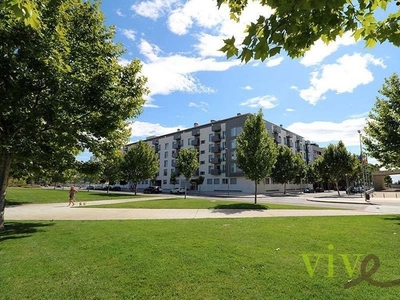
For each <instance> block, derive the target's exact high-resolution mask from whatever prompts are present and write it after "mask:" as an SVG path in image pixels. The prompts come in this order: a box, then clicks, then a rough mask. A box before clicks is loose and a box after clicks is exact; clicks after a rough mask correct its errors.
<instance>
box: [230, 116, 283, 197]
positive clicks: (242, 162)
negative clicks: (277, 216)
mask: <svg viewBox="0 0 400 300" xmlns="http://www.w3.org/2000/svg"><path fill="white" fill-rule="evenodd" d="M236 152H237V163H238V167H239V168H240V169H242V170H243V173H244V176H245V177H246V178H247V179H250V180H252V181H254V184H255V191H254V202H255V203H257V184H259V183H260V181H261V180H262V179H264V178H266V177H268V176H269V175H270V174H271V171H272V167H273V166H274V164H275V162H276V157H277V149H276V145H275V143H274V141H273V140H272V138H271V137H270V135H269V134H268V132H267V130H266V129H265V121H264V120H263V113H262V110H261V109H260V110H259V111H258V113H257V114H254V115H252V116H249V117H248V118H247V119H246V121H245V123H244V127H243V131H242V132H241V133H240V135H239V136H238V137H237V149H236Z"/></svg>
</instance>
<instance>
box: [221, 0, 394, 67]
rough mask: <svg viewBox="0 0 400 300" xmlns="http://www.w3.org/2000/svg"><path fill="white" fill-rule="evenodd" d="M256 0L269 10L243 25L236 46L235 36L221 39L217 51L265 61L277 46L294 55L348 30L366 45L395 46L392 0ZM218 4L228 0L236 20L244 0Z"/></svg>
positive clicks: (275, 51)
mask: <svg viewBox="0 0 400 300" xmlns="http://www.w3.org/2000/svg"><path fill="white" fill-rule="evenodd" d="M256 1H258V2H259V3H260V4H261V5H264V6H269V7H270V8H271V14H270V15H267V16H259V18H258V19H257V20H254V21H253V22H251V23H250V24H248V27H247V29H246V33H247V35H246V37H245V38H244V40H243V41H238V42H239V43H241V45H240V46H238V45H237V43H236V40H235V37H232V38H229V39H226V40H224V42H225V46H224V47H223V48H222V49H221V50H222V51H223V52H225V53H226V55H227V57H228V58H229V57H231V56H238V57H239V58H240V59H241V60H242V61H245V62H248V61H249V60H250V59H261V60H265V59H266V58H268V57H272V56H274V55H276V54H279V53H280V52H281V51H282V50H284V51H286V52H287V54H288V56H289V57H292V58H295V57H300V56H303V55H304V53H305V52H306V51H307V50H309V49H310V47H311V46H312V45H313V44H314V43H315V42H316V41H317V40H319V39H322V40H323V41H324V42H325V43H329V42H330V41H334V40H335V39H336V38H337V37H339V36H342V35H343V34H344V33H345V32H352V33H353V36H354V39H355V40H360V39H363V40H365V43H366V46H368V47H373V46H374V45H375V44H376V43H377V42H379V43H383V42H385V41H388V42H390V43H392V44H393V45H395V46H399V45H400V34H399V33H400V10H399V9H398V8H397V7H396V6H395V3H396V1H393V0H330V1H322V0H315V1H310V0H286V1H283V0H256ZM223 3H226V4H228V6H229V9H230V16H231V19H234V20H236V21H238V20H239V18H240V16H241V14H242V12H243V10H244V9H245V8H246V6H247V4H248V0H217V4H218V7H220V6H221V5H222V4H223ZM389 11H393V12H389ZM239 47H241V49H239Z"/></svg>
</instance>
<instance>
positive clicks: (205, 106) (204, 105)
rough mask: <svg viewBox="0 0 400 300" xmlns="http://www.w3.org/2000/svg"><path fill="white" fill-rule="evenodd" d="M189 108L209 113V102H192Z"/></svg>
mask: <svg viewBox="0 0 400 300" xmlns="http://www.w3.org/2000/svg"><path fill="white" fill-rule="evenodd" d="M189 107H195V108H198V109H200V110H202V111H204V112H207V111H208V110H207V109H208V107H209V104H208V103H207V102H203V101H200V103H195V102H190V103H189Z"/></svg>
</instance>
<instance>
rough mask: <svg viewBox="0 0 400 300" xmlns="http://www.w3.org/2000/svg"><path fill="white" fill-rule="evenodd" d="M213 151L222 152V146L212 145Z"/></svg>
mask: <svg viewBox="0 0 400 300" xmlns="http://www.w3.org/2000/svg"><path fill="white" fill-rule="evenodd" d="M212 152H213V153H219V152H221V147H212Z"/></svg>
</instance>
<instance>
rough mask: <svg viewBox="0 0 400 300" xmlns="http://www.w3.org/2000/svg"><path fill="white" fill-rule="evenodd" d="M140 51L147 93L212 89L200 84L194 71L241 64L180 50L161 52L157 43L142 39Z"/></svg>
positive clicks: (192, 91) (202, 91)
mask: <svg viewBox="0 0 400 300" xmlns="http://www.w3.org/2000/svg"><path fill="white" fill-rule="evenodd" d="M139 48H140V49H139V50H140V52H141V54H143V55H144V56H145V57H146V58H147V61H144V62H143V68H142V73H143V75H144V76H146V77H147V78H148V82H147V86H148V87H149V89H150V96H151V95H155V94H163V95H167V94H170V93H172V92H176V91H179V92H188V93H211V92H214V91H213V89H212V88H209V87H206V86H204V85H202V84H201V83H200V82H199V81H198V80H197V78H196V77H195V76H194V75H193V73H196V72H199V71H226V70H228V69H229V68H231V67H233V66H237V65H238V64H240V62H239V61H237V60H235V61H223V62H217V61H216V60H215V59H213V58H208V59H203V58H200V57H186V56H182V55H179V54H175V55H171V56H162V51H161V49H160V48H158V47H157V46H156V45H152V44H150V43H149V42H147V41H145V40H142V41H141V43H140V47H139Z"/></svg>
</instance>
